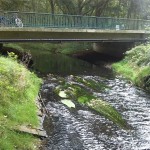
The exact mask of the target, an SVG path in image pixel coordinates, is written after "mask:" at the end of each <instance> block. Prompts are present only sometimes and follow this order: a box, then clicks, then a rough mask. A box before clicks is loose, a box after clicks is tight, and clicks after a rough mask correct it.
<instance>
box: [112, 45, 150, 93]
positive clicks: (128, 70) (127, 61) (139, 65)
mask: <svg viewBox="0 0 150 150" xmlns="http://www.w3.org/2000/svg"><path fill="white" fill-rule="evenodd" d="M113 69H114V71H115V72H117V73H119V74H122V75H123V76H124V77H126V78H127V79H129V80H131V81H132V82H133V83H134V84H136V85H137V86H139V87H142V88H144V89H146V90H148V91H150V44H146V45H139V46H137V47H135V48H133V49H132V50H131V51H128V52H127V53H126V57H125V58H124V59H123V60H122V61H120V62H118V63H115V64H113Z"/></svg>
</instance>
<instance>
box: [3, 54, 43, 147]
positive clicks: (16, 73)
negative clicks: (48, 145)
mask: <svg viewBox="0 0 150 150" xmlns="http://www.w3.org/2000/svg"><path fill="white" fill-rule="evenodd" d="M9 57H10V58H4V57H0V78H1V80H0V135H3V136H1V139H0V149H12V150H13V149H34V145H33V141H35V139H34V138H33V137H32V136H30V135H22V134H20V133H17V132H15V131H13V129H14V128H15V126H18V125H21V124H25V125H30V126H32V127H34V126H37V125H38V118H37V107H36V104H35V99H36V96H37V95H38V91H39V87H40V83H41V80H40V79H38V78H37V77H36V75H35V74H34V73H31V72H29V71H28V70H27V69H26V68H25V67H24V66H22V65H21V64H18V63H17V61H16V60H14V58H15V55H13V54H11V55H9ZM12 58H13V59H12ZM1 127H2V128H1ZM6 141H7V142H6Z"/></svg>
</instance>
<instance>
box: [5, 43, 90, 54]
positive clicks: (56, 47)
mask: <svg viewBox="0 0 150 150" xmlns="http://www.w3.org/2000/svg"><path fill="white" fill-rule="evenodd" d="M3 46H4V47H7V48H13V49H16V50H18V51H20V52H31V53H35V52H37V51H38V52H40V51H43V50H44V51H49V52H51V53H62V54H76V53H78V52H80V53H81V52H84V51H88V50H91V49H92V44H91V43H87V42H69V43H67V42H64V43H8V44H4V45H3Z"/></svg>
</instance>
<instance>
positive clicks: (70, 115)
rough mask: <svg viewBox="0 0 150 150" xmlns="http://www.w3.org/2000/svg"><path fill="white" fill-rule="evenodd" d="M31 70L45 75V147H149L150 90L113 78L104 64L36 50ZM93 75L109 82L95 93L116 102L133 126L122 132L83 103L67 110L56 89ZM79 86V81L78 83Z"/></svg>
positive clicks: (61, 149)
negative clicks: (46, 113)
mask: <svg viewBox="0 0 150 150" xmlns="http://www.w3.org/2000/svg"><path fill="white" fill-rule="evenodd" d="M33 58H34V63H35V64H34V69H35V70H37V71H38V72H40V74H41V75H42V77H43V79H44V84H43V85H42V88H41V97H42V100H43V101H44V103H45V106H46V110H47V111H48V115H47V116H45V118H44V122H43V127H44V129H45V130H46V132H47V134H48V138H47V139H45V140H44V144H43V147H42V149H43V150H150V94H149V93H146V92H145V91H143V90H142V89H139V88H137V87H135V86H133V85H132V84H131V83H130V82H128V81H127V80H125V79H123V78H122V77H119V76H116V75H114V74H113V73H112V70H111V69H109V68H108V67H105V66H102V65H101V66H95V65H93V64H90V63H87V62H84V61H81V60H78V59H75V58H71V57H67V56H63V55H58V54H53V55H52V54H49V53H48V52H47V53H41V54H34V55H33ZM73 77H80V78H82V79H91V80H93V81H95V82H97V83H100V84H104V85H106V86H107V88H105V89H104V90H99V91H98V90H95V91H92V92H93V94H94V95H95V96H96V97H98V98H101V99H104V100H105V101H107V102H109V103H110V104H111V105H112V106H114V107H115V108H116V109H117V110H118V111H119V112H120V113H121V114H122V116H123V118H124V119H125V120H126V121H127V122H128V124H129V125H131V126H132V129H130V130H124V129H121V128H120V127H118V126H116V125H115V124H114V123H113V122H112V121H110V120H108V119H106V118H105V117H103V116H101V115H100V114H98V113H96V112H95V111H93V110H91V109H89V108H88V107H87V106H84V105H81V104H79V103H77V102H75V104H76V108H75V109H71V108H68V107H67V106H65V105H64V104H62V103H61V102H60V98H59V97H58V96H57V95H56V94H55V92H54V90H55V88H56V87H57V86H59V83H60V82H61V81H60V79H61V80H62V79H63V81H64V82H72V78H73ZM76 84H78V83H76Z"/></svg>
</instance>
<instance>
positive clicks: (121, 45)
mask: <svg viewBox="0 0 150 150" xmlns="http://www.w3.org/2000/svg"><path fill="white" fill-rule="evenodd" d="M134 45H135V43H134V42H97V43H93V50H94V51H96V52H99V53H102V54H107V55H110V56H115V57H122V56H123V55H124V53H125V52H126V51H127V50H129V49H130V48H132V47H133V46H134Z"/></svg>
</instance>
